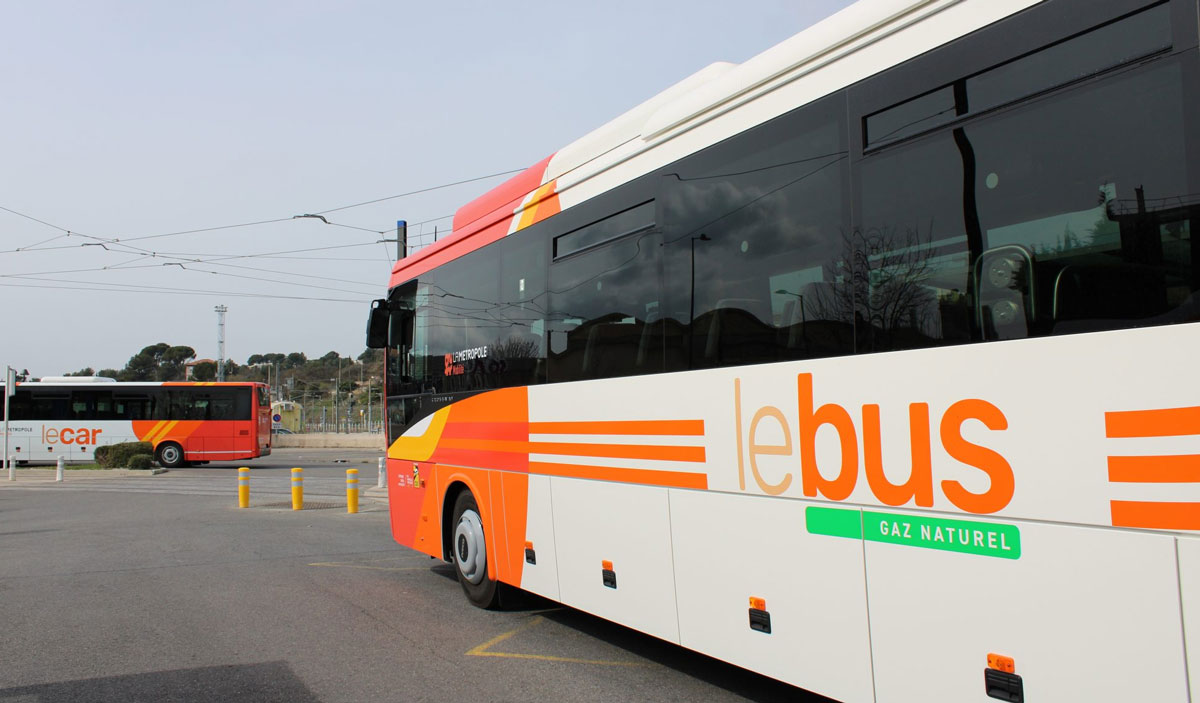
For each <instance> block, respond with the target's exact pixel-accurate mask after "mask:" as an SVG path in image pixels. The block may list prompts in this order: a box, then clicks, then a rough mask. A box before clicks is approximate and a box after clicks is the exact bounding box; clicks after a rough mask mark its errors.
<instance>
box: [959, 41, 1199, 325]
mask: <svg viewBox="0 0 1200 703" xmlns="http://www.w3.org/2000/svg"><path fill="white" fill-rule="evenodd" d="M1195 59H1196V55H1195V52H1191V53H1189V54H1188V55H1187V59H1186V61H1195ZM1183 61H1185V60H1184V59H1181V60H1170V61H1164V62H1161V63H1158V64H1156V65H1155V66H1154V67H1153V68H1149V69H1143V70H1140V71H1135V72H1128V73H1125V74H1121V75H1118V76H1115V77H1113V78H1111V79H1109V80H1106V81H1104V82H1102V83H1099V84H1094V85H1089V86H1085V87H1081V88H1079V89H1075V90H1071V91H1067V92H1064V93H1063V94H1061V95H1058V96H1055V97H1053V98H1050V99H1044V100H1039V101H1036V102H1034V103H1032V104H1030V105H1028V106H1027V107H1024V108H1023V109H1020V110H1016V111H1013V112H1012V113H1010V114H1007V115H1003V116H1000V117H997V118H996V119H992V120H988V121H985V122H983V123H980V124H979V125H975V126H972V127H969V128H968V129H967V130H966V136H967V138H968V139H969V140H970V142H971V144H972V149H973V151H974V154H975V158H976V160H977V164H978V165H977V167H976V178H975V180H974V183H973V184H971V185H972V187H973V189H974V195H975V198H976V199H977V201H978V204H979V218H980V225H981V229H982V234H983V238H984V246H985V247H986V249H987V251H986V252H985V253H984V255H983V259H982V260H981V261H980V263H979V267H980V279H979V301H980V305H981V308H982V310H981V323H982V324H983V326H984V332H985V336H986V337H987V338H1005V337H1021V336H1026V335H1033V334H1051V333H1053V334H1058V333H1063V332H1072V331H1086V330H1089V329H1104V328H1107V327H1123V326H1131V325H1140V324H1159V323H1164V322H1174V321H1181V320H1186V319H1196V315H1197V307H1196V304H1195V300H1194V299H1193V293H1194V291H1195V290H1196V269H1195V266H1194V259H1193V249H1192V226H1193V225H1192V218H1193V217H1195V215H1196V214H1197V210H1196V208H1195V206H1194V205H1193V204H1192V198H1191V196H1189V193H1191V192H1192V189H1191V188H1189V186H1188V182H1189V171H1190V165H1189V163H1188V159H1187V151H1186V149H1185V146H1186V144H1187V134H1186V125H1187V120H1186V116H1185V113H1184V97H1183V90H1182V86H1183V80H1182V77H1183V66H1184V65H1185V63H1184V62H1183Z"/></svg>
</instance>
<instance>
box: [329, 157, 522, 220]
mask: <svg viewBox="0 0 1200 703" xmlns="http://www.w3.org/2000/svg"><path fill="white" fill-rule="evenodd" d="M524 170H526V169H523V168H518V169H514V170H512V171H501V172H500V173H492V174H488V175H486V176H477V177H475V178H468V179H466V180H464V181H455V182H453V183H443V184H442V185H440V186H431V187H429V188H421V189H420V190H410V191H409V192H407V193H400V194H399V195H389V196H387V197H386V198H377V199H375V200H367V201H365V202H361V203H355V204H353V205H343V206H341V207H335V208H330V209H328V210H319V211H317V212H315V213H313V214H314V215H328V214H329V213H331V212H338V211H341V210H349V209H350V208H355V207H362V206H363V205H374V204H375V203H382V202H384V201H386V200H395V199H396V198H405V197H408V196H410V195H419V194H421V193H428V192H430V191H434V190H441V189H442V188H452V187H454V186H460V185H463V184H465V183H474V182H476V181H486V180H487V179H489V178H497V177H499V176H508V175H511V174H514V173H520V172H522V171H524ZM438 219H443V218H438ZM431 221H432V220H431Z"/></svg>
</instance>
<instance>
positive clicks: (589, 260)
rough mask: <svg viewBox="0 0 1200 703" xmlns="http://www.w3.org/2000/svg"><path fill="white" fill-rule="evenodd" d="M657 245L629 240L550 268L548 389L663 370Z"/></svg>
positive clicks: (649, 236) (655, 239)
mask: <svg viewBox="0 0 1200 703" xmlns="http://www.w3.org/2000/svg"><path fill="white" fill-rule="evenodd" d="M660 240H661V239H660V237H659V235H658V233H656V232H644V233H641V234H634V235H631V236H629V237H626V238H624V239H621V240H618V241H615V242H612V243H610V244H607V245H604V246H599V247H595V248H593V249H589V250H587V251H585V252H581V253H579V254H577V255H575V256H571V257H567V258H565V259H560V260H558V261H555V262H554V265H553V266H551V267H550V296H549V298H550V314H549V319H548V321H547V323H546V329H547V333H548V335H549V345H550V372H549V379H550V380H551V381H573V380H579V379H586V378H607V377H611V376H627V375H630V374H638V373H651V372H655V371H661V370H662V338H661V334H660V333H659V332H658V330H659V329H660V328H661V324H662V314H661V303H660V301H661V292H660V287H659V280H660V278H661V275H662V274H661V270H660V265H659V262H660V258H661V247H660V246H659V242H660Z"/></svg>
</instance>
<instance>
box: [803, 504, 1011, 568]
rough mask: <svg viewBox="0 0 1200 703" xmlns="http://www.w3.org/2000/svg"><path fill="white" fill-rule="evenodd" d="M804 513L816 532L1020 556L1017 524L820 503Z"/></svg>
mask: <svg viewBox="0 0 1200 703" xmlns="http://www.w3.org/2000/svg"><path fill="white" fill-rule="evenodd" d="M804 517H805V522H806V524H807V527H808V531H809V533H810V534H814V535H827V536H829V537H846V538H849V539H866V540H867V541H870V542H884V543H886V544H900V545H904V546H907V547H920V548H922V549H939V550H942V551H946V552H960V553H962V554H978V555H980V556H985V557H996V558H999V559H1020V558H1021V531H1020V530H1019V529H1018V528H1017V526H1016V525H1002V524H998V523H993V522H975V521H971V520H949V519H946V518H934V517H924V516H916V515H896V514H892V513H878V512H872V511H870V510H863V511H861V512H860V511H858V510H848V509H844V508H820V507H817V506H809V507H808V508H807V509H805V512H804Z"/></svg>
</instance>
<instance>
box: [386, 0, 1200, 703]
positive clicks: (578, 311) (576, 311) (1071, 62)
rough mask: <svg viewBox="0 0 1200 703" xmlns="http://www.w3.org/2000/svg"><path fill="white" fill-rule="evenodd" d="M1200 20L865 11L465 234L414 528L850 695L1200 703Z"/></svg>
mask: <svg viewBox="0 0 1200 703" xmlns="http://www.w3.org/2000/svg"><path fill="white" fill-rule="evenodd" d="M1197 27H1198V21H1197V2H1196V0H1164V1H1161V2H1150V1H1148V0H1041V1H1039V0H863V1H862V2H859V3H857V4H855V5H853V6H851V7H849V8H847V9H846V10H844V11H842V12H840V13H838V14H836V15H834V16H832V17H830V18H829V19H827V20H825V21H824V22H822V23H820V24H817V25H815V26H813V27H812V28H810V29H808V30H806V31H804V32H802V33H800V34H799V35H797V36H796V37H794V38H792V39H790V40H788V41H786V42H784V43H782V44H780V45H779V46H776V47H775V48H773V49H771V50H769V51H767V52H766V53H764V54H762V55H760V56H758V57H755V58H753V59H751V60H749V61H747V62H746V63H744V64H741V65H728V64H714V65H713V66H710V67H708V68H706V69H704V70H703V71H701V72H699V73H698V74H696V75H694V76H692V77H691V78H688V79H686V80H684V81H683V82H682V83H680V84H679V85H676V86H674V87H672V88H670V89H669V90H667V91H666V92H664V93H662V94H661V95H659V96H657V97H655V98H652V99H651V100H649V101H648V102H646V103H644V104H642V105H640V106H638V107H637V108H635V109H633V110H632V111H630V112H629V113H627V114H625V115H623V116H621V117H619V118H617V119H616V120H614V121H613V122H610V123H609V124H607V125H605V126H603V127H601V128H600V129H598V130H597V131H595V132H593V133H591V134H589V135H588V136H586V137H584V138H583V139H581V140H579V141H577V142H575V143H573V144H571V145H569V146H567V147H565V148H564V149H562V150H561V151H559V152H558V153H556V154H554V155H552V156H551V157H549V158H547V159H546V160H544V161H542V162H541V163H538V164H537V165H535V166H534V167H532V168H530V169H529V170H528V171H526V172H524V173H523V174H521V175H519V176H517V177H515V178H513V179H512V180H510V181H509V182H507V183H505V184H504V185H502V186H500V187H498V188H496V189H495V190H493V191H491V192H489V193H487V194H486V195H484V196H482V197H481V198H479V199H478V200H476V201H474V202H472V203H470V204H469V205H467V206H465V207H463V208H462V209H460V210H459V211H458V213H457V215H456V217H455V222H454V232H453V234H452V236H450V237H448V238H446V239H444V240H443V241H440V242H438V243H437V244H435V245H433V246H430V247H427V248H425V249H422V250H421V251H419V252H417V253H416V254H414V255H413V256H409V257H407V258H405V259H402V260H401V261H399V262H397V264H396V265H395V267H394V269H393V271H392V276H391V281H390V287H389V293H388V297H387V298H386V299H385V300H381V301H377V302H376V303H375V306H374V309H373V311H372V316H371V320H370V322H369V323H368V337H369V338H370V339H369V342H370V344H371V345H372V346H376V347H386V349H387V363H388V366H387V390H386V392H387V411H388V421H389V430H388V440H389V449H388V476H389V479H388V480H389V493H390V495H389V500H390V502H391V526H392V531H393V534H394V536H395V539H396V540H398V541H399V542H400V543H402V544H404V545H408V546H410V547H413V548H414V549H417V550H420V551H422V552H425V553H428V554H430V555H431V556H434V557H437V558H441V559H445V560H447V561H450V562H452V563H454V564H455V565H456V566H457V569H458V573H459V578H460V581H461V582H462V586H463V589H464V590H465V591H466V594H467V595H468V597H469V598H470V600H471V601H472V602H473V603H475V604H476V605H480V606H490V605H494V604H496V597H497V587H496V584H497V583H505V584H510V585H512V586H516V587H519V588H521V589H525V590H527V591H531V592H534V593H537V594H540V595H542V596H545V597H547V598H551V599H554V600H557V601H560V602H562V603H565V604H567V605H570V606H573V607H576V608H579V609H581V610H584V611H587V612H590V613H594V614H596V615H598V616H601V617H604V618H608V619H610V620H613V621H615V622H618V623H622V624H624V625H627V626H629V627H631V628H635V629H637V630H640V631H642V632H646V633H649V634H651V635H654V636H657V637H660V638H663V639H665V640H669V641H671V642H676V643H678V644H680V645H682V646H684V647H689V648H692V649H694V650H698V651H700V652H703V653H705V654H708V655H711V656H713V657H717V658H719V659H723V660H725V661H728V662H732V663H734V664H737V665H740V666H743V667H746V668H748V669H752V670H754V671H757V672H761V673H762V674H765V675H767V676H771V677H775V678H778V679H782V680H784V681H787V682H790V683H793V684H795V685H797V686H800V687H803V688H806V689H810V690H812V691H816V692H819V693H821V694H824V695H826V696H830V697H832V698H835V699H837V700H840V701H847V702H853V703H862V702H864V701H909V702H912V703H927V702H928V701H954V702H956V703H959V702H964V701H986V700H1002V701H1023V700H1029V701H1039V702H1044V701H1056V702H1057V701H1154V702H1155V703H1182V702H1183V701H1189V700H1190V701H1193V702H1196V701H1200V393H1198V392H1197V383H1196V380H1197V371H1196V359H1197V353H1198V351H1200V324H1196V321H1197V320H1200V299H1198V296H1197V291H1198V290H1200V247H1197V246H1195V244H1194V239H1193V237H1192V224H1193V223H1194V222H1200V220H1198V218H1200V54H1198V50H1197V44H1198V36H1197ZM1189 369H1190V370H1189Z"/></svg>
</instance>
